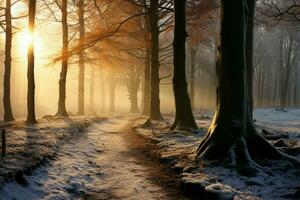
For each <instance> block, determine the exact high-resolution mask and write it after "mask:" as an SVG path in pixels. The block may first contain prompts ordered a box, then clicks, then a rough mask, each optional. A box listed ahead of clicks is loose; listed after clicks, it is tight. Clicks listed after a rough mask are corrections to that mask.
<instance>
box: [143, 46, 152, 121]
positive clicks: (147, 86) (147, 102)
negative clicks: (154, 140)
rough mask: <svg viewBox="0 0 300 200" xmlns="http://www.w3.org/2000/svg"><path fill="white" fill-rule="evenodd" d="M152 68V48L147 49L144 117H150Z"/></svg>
mask: <svg viewBox="0 0 300 200" xmlns="http://www.w3.org/2000/svg"><path fill="white" fill-rule="evenodd" d="M150 67H151V54H150V48H149V47H146V60H145V70H144V92H143V94H144V97H143V100H144V102H143V111H142V115H146V116H148V115H149V113H150V91H151V90H150Z"/></svg>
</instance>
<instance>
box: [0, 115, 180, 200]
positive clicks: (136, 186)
mask: <svg viewBox="0 0 300 200" xmlns="http://www.w3.org/2000/svg"><path fill="white" fill-rule="evenodd" d="M132 123H133V122H132V119H128V118H113V119H111V120H109V121H108V122H103V123H100V124H94V125H93V126H91V127H90V128H89V129H88V130H87V132H85V133H82V134H80V135H77V136H76V137H75V138H73V139H72V140H71V141H70V142H68V143H66V144H65V145H63V146H62V148H61V150H60V152H59V153H58V156H57V157H56V160H54V161H52V162H51V163H50V164H49V165H47V166H44V167H41V168H39V169H38V170H36V171H34V173H33V174H32V176H27V177H25V178H26V180H27V182H28V183H29V184H28V186H21V185H18V184H16V183H9V184H7V185H6V186H5V187H4V189H3V191H2V192H1V193H0V198H1V199H5V200H9V199H14V200H26V199H28V200H29V199H30V200H35V199H51V200H63V199H95V200H97V199H101V200H102V199H164V200H165V199H166V200H167V199H172V200H176V199H184V198H183V197H182V196H181V194H180V193H179V192H178V191H179V189H178V187H177V186H178V185H177V184H176V181H174V180H173V179H172V177H171V176H168V173H167V172H166V171H167V169H165V168H164V167H163V166H161V165H160V164H159V163H158V162H157V160H156V158H155V154H154V153H149V152H153V148H154V147H153V145H151V143H149V142H147V141H146V140H145V139H143V138H141V137H140V136H138V135H136V134H135V133H134V132H133V131H131V125H132Z"/></svg>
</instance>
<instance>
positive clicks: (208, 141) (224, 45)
mask: <svg viewBox="0 0 300 200" xmlns="http://www.w3.org/2000/svg"><path fill="white" fill-rule="evenodd" d="M246 11H247V3H246V0H241V1H234V2H233V1H229V0H222V1H221V16H222V18H221V43H220V45H221V46H220V51H219V56H220V57H219V60H218V64H217V76H218V86H217V94H218V101H217V110H216V113H215V116H214V119H213V121H212V124H211V126H210V128H209V131H208V133H207V135H206V136H205V137H204V139H203V140H202V141H201V143H200V146H199V147H198V149H197V155H198V160H202V159H212V160H219V161H225V160H226V161H229V162H231V164H232V165H233V166H235V168H236V169H237V171H238V172H239V173H241V174H243V175H253V174H255V173H256V172H257V171H260V170H261V169H262V168H261V167H260V166H259V165H258V164H256V162H254V161H253V160H252V158H251V157H250V155H251V156H252V157H253V158H256V159H267V158H272V159H275V158H282V157H284V158H287V159H288V160H289V161H293V162H294V163H297V164H298V163H299V161H297V160H296V159H295V158H292V157H289V156H287V155H285V154H283V153H282V152H280V151H278V150H277V149H276V148H275V147H273V146H272V145H270V144H269V143H268V142H267V141H266V140H265V139H264V138H263V137H262V136H260V135H259V134H258V133H257V132H256V130H255V128H254V126H253V121H252V120H251V115H250V108H249V101H248V93H247V85H246V83H247V75H246V58H245V44H246V41H245V37H244V36H245V31H246V22H247V12H246Z"/></svg>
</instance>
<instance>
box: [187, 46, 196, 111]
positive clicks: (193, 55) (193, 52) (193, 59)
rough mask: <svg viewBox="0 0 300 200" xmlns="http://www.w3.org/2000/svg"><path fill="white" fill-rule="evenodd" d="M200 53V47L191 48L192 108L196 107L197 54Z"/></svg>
mask: <svg viewBox="0 0 300 200" xmlns="http://www.w3.org/2000/svg"><path fill="white" fill-rule="evenodd" d="M197 51H198V46H197V45H196V46H192V47H190V57H191V59H190V80H189V82H190V96H191V104H192V108H194V107H195V71H196V54H197Z"/></svg>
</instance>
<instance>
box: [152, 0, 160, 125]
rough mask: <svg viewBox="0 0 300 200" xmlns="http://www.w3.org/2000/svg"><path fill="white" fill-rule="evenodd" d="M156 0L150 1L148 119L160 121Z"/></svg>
mask: <svg viewBox="0 0 300 200" xmlns="http://www.w3.org/2000/svg"><path fill="white" fill-rule="evenodd" d="M158 2H159V1H158V0H151V1H150V9H149V18H150V31H151V92H150V93H151V94H150V119H153V120H160V119H162V115H161V112H160V99H159V83H160V80H159V65H160V63H159V26H158V22H159V16H158Z"/></svg>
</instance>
